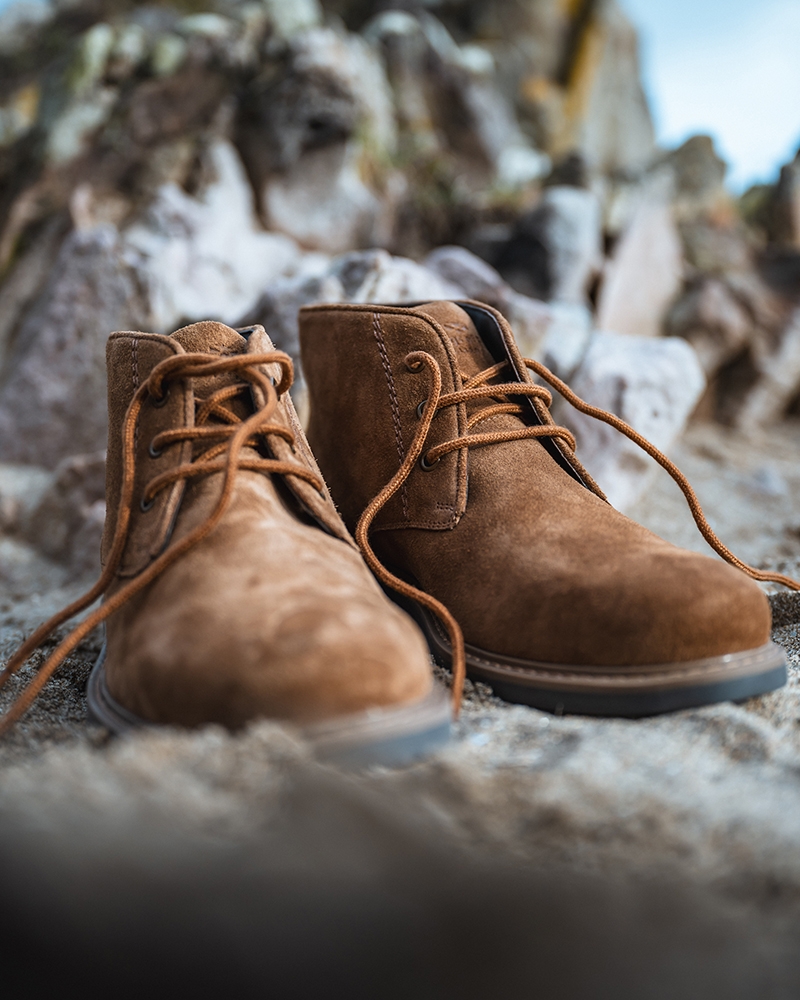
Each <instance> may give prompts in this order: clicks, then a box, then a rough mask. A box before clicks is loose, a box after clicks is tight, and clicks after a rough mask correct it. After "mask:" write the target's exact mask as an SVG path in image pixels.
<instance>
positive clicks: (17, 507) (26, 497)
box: [0, 464, 53, 534]
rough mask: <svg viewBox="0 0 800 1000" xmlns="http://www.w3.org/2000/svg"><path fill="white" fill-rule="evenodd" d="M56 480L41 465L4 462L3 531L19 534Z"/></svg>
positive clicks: (0, 471)
mask: <svg viewBox="0 0 800 1000" xmlns="http://www.w3.org/2000/svg"><path fill="white" fill-rule="evenodd" d="M52 482H53V473H52V472H50V471H48V470H47V469H41V468H39V466H37V465H4V464H0V533H2V534H17V533H18V532H19V531H20V529H21V527H22V524H23V523H24V521H25V520H26V519H27V517H29V516H30V513H31V511H32V510H34V509H35V508H36V506H37V505H38V504H39V502H40V501H41V499H42V497H43V496H44V494H45V493H46V492H47V490H48V488H49V487H50V486H51V484H52Z"/></svg>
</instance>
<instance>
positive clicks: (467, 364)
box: [414, 302, 494, 378]
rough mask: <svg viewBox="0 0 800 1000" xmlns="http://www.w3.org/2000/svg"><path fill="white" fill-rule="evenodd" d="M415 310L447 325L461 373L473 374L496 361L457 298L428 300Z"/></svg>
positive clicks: (470, 375)
mask: <svg viewBox="0 0 800 1000" xmlns="http://www.w3.org/2000/svg"><path fill="white" fill-rule="evenodd" d="M414 312H418V313H422V314H423V315H424V316H428V317H429V318H430V319H432V320H434V321H435V322H436V323H438V324H439V325H440V326H442V327H444V329H445V331H446V333H447V335H448V337H449V338H450V343H451V344H452V345H453V349H454V351H455V353H456V358H457V359H458V367H459V371H460V372H461V374H462V375H464V376H466V377H467V378H471V377H472V376H473V375H477V374H478V372H482V371H484V369H486V368H490V367H491V366H492V365H493V364H494V359H493V358H492V356H491V354H490V353H489V351H488V350H487V348H486V345H485V344H484V342H483V341H482V340H481V338H480V335H479V333H478V331H477V330H476V328H475V324H474V323H473V322H472V320H471V319H470V318H469V314H468V313H466V312H465V311H464V310H463V309H462V308H461V306H457V305H456V304H455V302H426V303H425V305H422V306H417V307H416V309H415V310H414Z"/></svg>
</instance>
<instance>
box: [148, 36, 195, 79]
mask: <svg viewBox="0 0 800 1000" xmlns="http://www.w3.org/2000/svg"><path fill="white" fill-rule="evenodd" d="M188 52H189V46H188V45H187V44H186V41H185V39H183V38H181V36H180V35H176V34H174V33H173V32H171V31H170V32H167V33H166V34H163V35H161V36H160V37H159V38H158V39H157V40H156V43H155V45H154V46H153V52H152V54H151V56H150V68H151V70H152V71H153V73H154V75H155V76H157V77H166V76H172V74H173V73H177V71H178V70H179V69H180V68H181V66H183V64H184V62H185V61H186V56H187V55H188Z"/></svg>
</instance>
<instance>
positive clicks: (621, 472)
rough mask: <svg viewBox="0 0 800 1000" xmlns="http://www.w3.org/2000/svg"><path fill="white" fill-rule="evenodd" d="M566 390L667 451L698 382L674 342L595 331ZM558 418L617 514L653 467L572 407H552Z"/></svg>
mask: <svg viewBox="0 0 800 1000" xmlns="http://www.w3.org/2000/svg"><path fill="white" fill-rule="evenodd" d="M572 388H573V389H574V391H575V392H576V393H577V395H579V396H580V397H581V398H582V399H585V400H586V401H587V402H588V403H591V404H592V405H593V406H599V407H601V408H602V409H604V410H610V411H611V412H612V413H615V414H616V415H617V416H618V417H621V418H622V419H623V420H624V421H626V423H628V424H630V425H631V426H632V427H633V428H634V429H635V430H637V431H639V433H640V434H643V435H644V437H646V438H647V439H648V440H649V441H650V442H651V443H652V444H654V445H655V446H656V447H657V448H659V449H660V450H661V451H668V450H669V448H670V447H671V446H672V445H673V443H674V442H675V440H676V439H677V437H678V435H679V434H680V433H681V432H682V431H683V429H684V427H685V426H686V421H687V420H688V418H689V416H690V415H691V413H692V410H693V409H694V407H695V405H696V403H697V401H698V400H699V398H700V395H701V393H702V392H703V389H704V388H705V378H704V377H703V371H702V368H701V367H700V362H699V361H698V359H697V355H696V354H695V352H694V350H693V349H692V348H691V347H690V346H689V344H687V343H686V341H684V340H681V339H679V338H678V337H664V338H649V337H631V336H628V335H624V334H617V333H606V332H601V331H598V332H596V333H594V334H593V336H592V339H591V342H590V344H589V349H588V351H587V353H586V356H585V357H584V359H583V362H582V363H581V365H580V368H579V369H578V371H577V373H576V375H575V377H574V378H573V380H572ZM558 420H559V421H560V422H563V423H564V424H566V426H567V427H569V428H570V430H572V431H573V432H574V434H575V435H576V437H577V440H578V457H579V458H580V460H581V462H583V464H584V465H585V466H586V468H587V470H588V471H589V473H590V474H591V475H592V476H593V477H594V478H595V479H596V481H597V482H598V483H599V485H600V488H601V489H602V490H603V492H604V493H605V494H606V496H607V497H608V499H609V501H610V502H611V503H612V504H613V505H614V506H615V507H617V508H619V509H620V510H623V511H624V510H626V509H627V508H629V507H630V506H631V505H632V504H633V503H634V502H635V501H636V500H637V499H638V498H639V496H641V494H642V493H643V491H644V489H645V488H646V487H647V485H648V483H649V481H650V478H651V475H652V473H653V472H654V471H655V469H656V464H655V462H653V460H652V459H651V458H649V456H647V455H646V454H645V453H644V452H643V451H642V450H641V449H640V448H638V447H637V446H636V445H635V444H633V442H632V441H629V440H628V439H627V438H626V437H625V436H624V435H622V434H620V433H619V432H618V431H616V430H614V428H612V427H609V426H608V424H604V423H602V422H601V421H599V420H595V419H594V418H592V417H588V416H585V415H584V414H582V413H578V412H577V411H576V410H573V409H572V407H569V406H566V405H565V406H563V407H561V408H559V411H558Z"/></svg>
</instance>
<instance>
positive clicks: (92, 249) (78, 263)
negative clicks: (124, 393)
mask: <svg viewBox="0 0 800 1000" xmlns="http://www.w3.org/2000/svg"><path fill="white" fill-rule="evenodd" d="M149 319H150V317H149V305H148V300H147V296H146V293H145V291H144V289H143V288H142V287H141V285H140V281H139V275H138V274H137V272H136V269H135V268H134V267H133V266H131V264H130V262H129V261H128V260H127V259H126V256H125V247H124V244H123V242H122V241H121V240H120V238H119V235H118V234H117V232H116V231H115V230H114V229H113V228H111V227H108V226H100V227H97V228H95V229H92V230H89V231H87V232H79V231H78V232H74V233H73V234H72V235H71V236H70V237H69V238H68V239H67V241H66V242H65V244H64V246H63V248H62V250H61V252H60V254H59V256H58V259H57V261H56V264H55V266H54V268H53V272H52V276H51V278H50V280H49V282H48V284H47V286H46V288H45V291H44V293H43V295H42V296H41V298H40V299H39V300H38V301H37V304H36V305H35V306H34V308H33V309H32V310H31V311H30V312H28V314H27V315H26V317H25V319H24V320H23V321H22V323H21V325H20V328H19V331H18V333H17V334H16V336H15V338H14V344H13V349H12V351H11V352H10V355H9V357H8V359H7V361H6V364H5V366H4V368H3V371H2V374H1V375H0V460H1V461H4V462H21V463H29V464H32V465H41V466H45V467H47V468H55V466H56V465H58V463H59V462H60V461H61V459H62V458H64V457H65V456H66V455H74V454H76V453H81V452H91V451H97V450H99V449H101V448H104V447H105V444H106V420H107V417H106V387H105V386H106V373H105V368H106V362H105V350H106V339H107V338H108V334H109V333H110V332H111V331H112V330H131V329H133V330H137V329H142V328H145V329H146V328H147V326H148V324H149Z"/></svg>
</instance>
